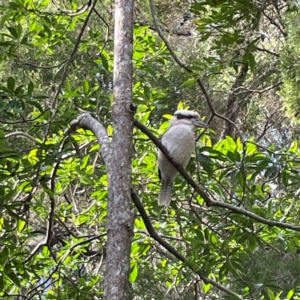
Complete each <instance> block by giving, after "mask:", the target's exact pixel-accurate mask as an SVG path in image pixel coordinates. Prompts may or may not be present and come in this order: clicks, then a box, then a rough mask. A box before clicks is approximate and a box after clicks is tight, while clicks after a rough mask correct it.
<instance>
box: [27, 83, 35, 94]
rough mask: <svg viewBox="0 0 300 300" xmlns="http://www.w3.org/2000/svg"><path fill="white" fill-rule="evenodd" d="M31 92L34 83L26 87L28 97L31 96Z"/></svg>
mask: <svg viewBox="0 0 300 300" xmlns="http://www.w3.org/2000/svg"><path fill="white" fill-rule="evenodd" d="M33 90H34V83H33V82H32V81H30V83H29V84H28V87H27V93H28V95H29V96H32V93H33Z"/></svg>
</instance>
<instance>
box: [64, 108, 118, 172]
mask: <svg viewBox="0 0 300 300" xmlns="http://www.w3.org/2000/svg"><path fill="white" fill-rule="evenodd" d="M70 125H71V127H70V128H69V130H68V131H67V132H66V134H69V133H71V132H73V131H75V130H76V128H77V127H80V128H83V129H89V130H91V131H92V132H93V133H94V134H95V136H96V138H97V140H98V142H99V144H100V145H101V149H100V152H101V154H102V157H103V160H104V162H105V165H106V167H108V162H109V161H111V152H112V148H111V143H110V140H109V137H108V135H107V132H106V129H105V128H104V126H103V125H102V124H101V123H100V122H99V121H97V120H96V119H94V118H93V117H92V116H91V115H90V114H89V113H83V114H81V115H79V116H78V117H77V118H76V119H75V120H73V121H71V123H70Z"/></svg>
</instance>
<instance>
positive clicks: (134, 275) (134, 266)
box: [129, 262, 139, 283]
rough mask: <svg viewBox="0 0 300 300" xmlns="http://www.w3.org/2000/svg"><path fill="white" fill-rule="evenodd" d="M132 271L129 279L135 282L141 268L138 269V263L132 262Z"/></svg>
mask: <svg viewBox="0 0 300 300" xmlns="http://www.w3.org/2000/svg"><path fill="white" fill-rule="evenodd" d="M130 265H131V271H130V274H129V280H130V282H131V283H134V282H135V281H136V278H137V276H138V273H139V269H138V265H137V263H136V262H132V263H131V264H130Z"/></svg>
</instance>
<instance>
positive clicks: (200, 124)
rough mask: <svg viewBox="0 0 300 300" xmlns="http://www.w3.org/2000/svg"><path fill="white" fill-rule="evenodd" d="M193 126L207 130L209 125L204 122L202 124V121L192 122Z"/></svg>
mask: <svg viewBox="0 0 300 300" xmlns="http://www.w3.org/2000/svg"><path fill="white" fill-rule="evenodd" d="M193 123H194V126H195V127H203V128H208V127H209V125H208V124H207V123H205V122H203V121H202V120H194V122H193Z"/></svg>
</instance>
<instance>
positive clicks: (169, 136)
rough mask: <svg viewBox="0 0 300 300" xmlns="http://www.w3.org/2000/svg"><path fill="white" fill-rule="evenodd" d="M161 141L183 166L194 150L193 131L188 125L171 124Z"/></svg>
mask: <svg viewBox="0 0 300 300" xmlns="http://www.w3.org/2000/svg"><path fill="white" fill-rule="evenodd" d="M162 143H163V145H164V146H165V147H166V148H167V149H168V151H169V153H170V155H171V156H172V157H173V158H174V159H175V161H176V162H177V163H179V164H180V165H182V166H183V167H184V168H185V167H186V166H187V164H188V162H189V160H190V157H191V155H192V153H193V152H194V150H195V136H194V131H193V129H192V128H191V126H189V125H184V124H179V125H176V126H172V127H170V128H169V129H168V130H167V132H166V133H165V134H164V135H163V137H162Z"/></svg>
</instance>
